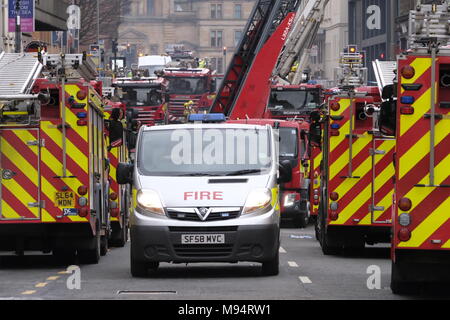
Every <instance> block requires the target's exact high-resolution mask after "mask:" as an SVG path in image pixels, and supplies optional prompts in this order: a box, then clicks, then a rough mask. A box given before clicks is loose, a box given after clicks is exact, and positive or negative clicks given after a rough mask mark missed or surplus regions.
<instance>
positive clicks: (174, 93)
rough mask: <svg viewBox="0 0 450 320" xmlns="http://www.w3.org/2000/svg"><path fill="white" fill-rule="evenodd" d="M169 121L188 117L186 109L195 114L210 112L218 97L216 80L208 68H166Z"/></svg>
mask: <svg viewBox="0 0 450 320" xmlns="http://www.w3.org/2000/svg"><path fill="white" fill-rule="evenodd" d="M162 77H163V78H164V79H165V80H166V81H168V96H169V99H168V106H167V108H168V113H169V121H170V122H171V121H173V120H176V119H180V118H185V117H186V111H187V110H186V107H189V108H191V109H193V111H194V112H201V113H202V112H205V111H208V110H209V108H210V107H211V105H212V102H213V101H214V99H215V97H216V95H215V90H216V79H215V77H214V75H213V72H211V70H210V69H206V68H166V69H164V71H163V75H162Z"/></svg>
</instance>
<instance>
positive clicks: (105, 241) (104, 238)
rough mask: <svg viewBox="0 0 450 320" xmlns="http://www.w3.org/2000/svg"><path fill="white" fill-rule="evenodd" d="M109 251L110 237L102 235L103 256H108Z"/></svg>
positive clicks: (101, 249)
mask: <svg viewBox="0 0 450 320" xmlns="http://www.w3.org/2000/svg"><path fill="white" fill-rule="evenodd" d="M107 253H108V237H107V236H101V237H100V255H101V256H102V257H104V256H106V254H107Z"/></svg>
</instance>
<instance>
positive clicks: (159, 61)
mask: <svg viewBox="0 0 450 320" xmlns="http://www.w3.org/2000/svg"><path fill="white" fill-rule="evenodd" d="M170 62H172V58H171V57H169V56H144V57H139V67H142V66H165V65H166V64H168V63H170Z"/></svg>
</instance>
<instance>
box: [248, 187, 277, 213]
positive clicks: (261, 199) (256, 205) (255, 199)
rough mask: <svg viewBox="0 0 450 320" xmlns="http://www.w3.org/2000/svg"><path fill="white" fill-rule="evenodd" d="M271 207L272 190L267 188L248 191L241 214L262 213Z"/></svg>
mask: <svg viewBox="0 0 450 320" xmlns="http://www.w3.org/2000/svg"><path fill="white" fill-rule="evenodd" d="M271 209H272V192H271V191H270V190H269V189H257V190H253V191H252V192H250V194H249V195H248V197H247V201H246V202H245V207H244V211H243V212H242V214H250V213H259V214H264V213H267V212H268V211H270V210H271Z"/></svg>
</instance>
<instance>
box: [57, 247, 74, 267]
mask: <svg viewBox="0 0 450 320" xmlns="http://www.w3.org/2000/svg"><path fill="white" fill-rule="evenodd" d="M52 254H53V257H54V259H55V261H56V263H58V264H62V265H71V264H74V263H75V258H76V252H75V250H74V249H54V250H53V253H52Z"/></svg>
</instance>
